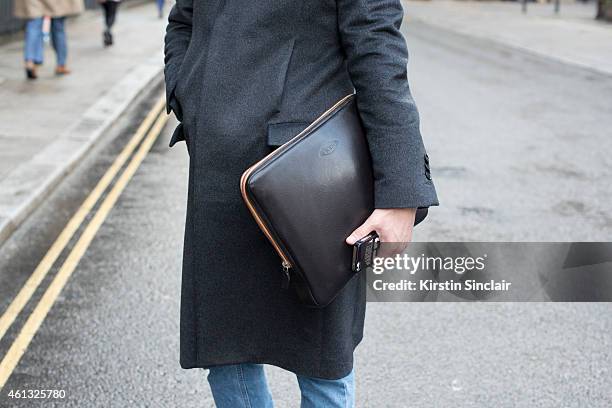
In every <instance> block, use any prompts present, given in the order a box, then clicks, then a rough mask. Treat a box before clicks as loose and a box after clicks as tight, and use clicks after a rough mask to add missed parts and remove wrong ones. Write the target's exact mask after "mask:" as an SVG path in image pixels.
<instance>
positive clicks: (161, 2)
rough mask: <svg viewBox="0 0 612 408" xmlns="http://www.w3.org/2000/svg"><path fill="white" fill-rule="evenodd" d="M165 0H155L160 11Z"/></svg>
mask: <svg viewBox="0 0 612 408" xmlns="http://www.w3.org/2000/svg"><path fill="white" fill-rule="evenodd" d="M164 3H165V0H157V9H158V10H159V12H160V13H161V12H162V11H163V10H164Z"/></svg>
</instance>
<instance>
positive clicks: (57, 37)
mask: <svg viewBox="0 0 612 408" xmlns="http://www.w3.org/2000/svg"><path fill="white" fill-rule="evenodd" d="M65 22H66V17H54V18H52V19H51V44H53V49H54V50H55V55H56V56H57V65H59V66H64V65H66V58H67V57H68V42H67V41H66V29H65Z"/></svg>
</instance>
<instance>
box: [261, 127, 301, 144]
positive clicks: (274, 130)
mask: <svg viewBox="0 0 612 408" xmlns="http://www.w3.org/2000/svg"><path fill="white" fill-rule="evenodd" d="M308 125H309V123H308V122H281V123H270V124H268V139H267V143H268V146H270V147H278V146H281V145H283V144H285V143H287V142H288V141H289V140H291V139H292V138H293V137H294V136H297V135H298V134H299V133H300V132H301V131H302V130H304V129H306V128H307V127H308Z"/></svg>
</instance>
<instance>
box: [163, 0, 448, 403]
mask: <svg viewBox="0 0 612 408" xmlns="http://www.w3.org/2000/svg"><path fill="white" fill-rule="evenodd" d="M402 15H403V12H402V8H401V5H400V0H311V1H275V2H272V1H254V2H244V1H237V0H213V1H197V0H178V2H177V4H176V5H175V6H174V8H173V9H172V11H171V13H170V16H169V24H168V29H167V35H166V48H165V51H166V69H165V75H166V88H167V100H168V107H169V110H173V111H174V113H175V114H176V116H177V118H178V119H179V121H181V122H182V123H181V125H180V126H179V127H178V128H177V130H176V131H175V133H174V135H173V138H172V141H171V145H173V144H174V143H176V142H177V141H179V140H185V141H186V142H187V147H188V150H189V154H190V167H189V169H190V172H189V174H190V175H189V197H188V208H187V222H186V229H185V246H184V257H183V281H182V301H181V365H182V366H183V367H184V368H194V367H201V368H208V369H209V370H210V374H209V376H208V380H209V383H210V386H211V389H212V392H213V396H214V398H215V402H216V404H217V406H219V407H243V406H245V407H246V406H255V407H268V406H271V404H272V400H271V397H270V394H269V391H268V388H267V384H266V381H265V376H264V374H263V368H262V366H261V364H273V365H276V366H279V367H282V368H284V369H287V370H289V371H292V372H294V373H295V374H296V375H297V377H298V382H299V384H300V388H301V391H302V406H304V407H308V406H313V407H314V406H317V407H318V406H326V407H328V406H329V407H336V406H338V407H345V406H352V404H353V403H354V374H353V350H354V348H355V347H356V346H357V344H358V343H359V342H360V341H361V338H362V335H363V322H364V315H365V296H364V281H363V279H353V280H352V281H351V282H350V283H349V284H348V285H347V286H346V287H345V288H344V289H343V291H342V292H341V293H340V294H339V295H338V297H337V298H336V299H335V300H334V301H333V302H332V303H331V304H330V305H329V306H327V307H326V308H323V309H311V308H307V307H304V306H303V305H301V304H300V303H299V301H298V300H297V296H296V294H295V293H294V292H293V291H292V290H281V289H280V288H281V281H282V273H281V271H280V269H279V266H278V264H279V261H278V258H277V256H276V253H275V252H274V249H273V248H272V246H271V245H270V244H269V243H268V242H267V240H266V238H265V237H264V235H263V234H262V233H261V232H260V231H259V229H258V227H257V225H256V223H255V222H254V221H253V219H252V218H251V217H250V215H249V213H248V211H247V209H246V208H245V206H244V204H243V202H242V199H241V196H240V190H239V181H240V176H241V174H242V172H243V171H244V170H245V169H246V168H247V167H249V166H250V165H251V164H253V163H254V162H256V161H258V160H259V159H261V158H262V157H263V156H265V155H266V154H267V153H269V152H270V151H271V150H272V149H273V148H274V147H275V146H278V145H279V144H282V143H283V142H285V141H287V140H288V139H289V138H290V137H291V136H294V135H295V134H297V133H298V132H299V131H301V130H302V129H304V128H305V127H306V126H307V125H308V123H310V122H312V120H314V119H315V118H316V117H317V116H319V115H320V114H321V113H322V112H324V111H325V110H326V109H327V108H329V107H330V106H332V105H333V104H334V103H335V102H336V101H338V100H339V99H341V98H342V97H344V96H345V95H347V94H349V93H352V92H354V91H355V90H356V93H357V105H358V109H359V113H360V116H361V119H362V122H363V125H364V129H365V130H366V133H367V138H368V144H369V147H370V152H371V156H372V163H373V170H374V177H375V207H376V210H375V211H374V212H373V214H372V215H371V216H370V218H369V219H368V220H367V221H366V222H365V224H364V225H363V226H361V227H360V228H358V229H357V230H356V231H355V232H354V233H353V234H351V236H350V237H348V238H347V243H348V244H352V243H354V242H355V240H356V239H358V238H361V237H363V236H365V235H367V234H368V233H369V232H371V231H373V230H376V231H377V232H378V233H379V235H380V237H381V240H382V241H383V242H384V241H387V242H408V241H410V239H411V235H412V225H413V223H414V217H415V211H416V210H415V209H416V208H417V207H427V206H432V205H437V197H436V192H435V189H434V186H433V184H432V181H431V176H430V172H429V159H428V157H427V155H426V153H425V148H424V146H423V143H422V140H421V135H420V131H419V118H418V112H417V109H416V106H415V105H414V102H413V100H412V97H411V95H410V90H409V87H408V81H407V73H406V69H407V67H406V64H407V58H408V53H407V49H406V44H405V42H404V39H403V37H402V35H401V34H400V32H399V27H400V24H401V21H402ZM279 129H282V132H279ZM296 216H299V214H296ZM361 277H363V275H362V276H361Z"/></svg>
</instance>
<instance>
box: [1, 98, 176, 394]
mask: <svg viewBox="0 0 612 408" xmlns="http://www.w3.org/2000/svg"><path fill="white" fill-rule="evenodd" d="M167 121H168V115H166V113H165V112H164V98H163V97H161V98H160V99H159V100H158V101H157V103H156V104H155V106H154V107H153V109H152V110H151V111H150V112H149V113H148V115H147V117H146V118H145V119H144V121H143V122H142V123H141V124H140V126H139V127H138V129H137V130H136V132H135V133H134V135H133V136H132V138H131V139H130V141H129V142H128V144H127V145H126V146H125V147H124V148H123V150H122V151H121V153H119V155H118V156H117V157H116V158H115V161H114V162H113V164H112V165H111V166H110V167H109V168H108V170H107V171H106V173H105V174H104V175H103V176H102V178H101V179H100V180H99V181H98V184H97V185H96V186H95V187H94V189H93V190H92V191H91V193H90V194H89V195H88V196H87V198H86V199H85V201H83V203H82V204H81V206H80V207H79V209H78V210H77V211H76V213H75V214H74V215H73V216H72V218H71V219H70V221H68V223H67V224H66V226H65V227H64V229H63V230H62V232H61V233H60V235H59V236H58V237H57V239H56V240H55V242H54V243H53V244H52V245H51V247H50V248H49V250H48V251H47V253H46V254H45V256H44V257H43V258H42V260H41V261H40V263H39V264H38V266H37V267H36V269H35V270H34V272H33V273H32V275H31V276H30V278H28V280H27V281H26V283H25V284H24V285H23V287H22V288H21V290H20V291H19V293H18V294H17V296H16V297H15V298H14V299H13V301H12V302H11V304H10V305H9V307H8V308H7V310H6V311H5V312H4V314H3V315H2V316H1V317H0V340H2V338H3V337H4V335H5V334H6V332H7V331H8V329H9V328H10V327H11V325H12V324H13V323H14V322H15V320H16V319H17V317H18V316H19V314H20V313H21V312H22V311H23V308H24V307H25V306H26V304H27V303H28V302H29V301H30V299H31V298H32V296H33V295H34V292H35V291H36V289H37V288H38V287H39V286H40V284H41V282H42V281H43V280H44V278H45V277H46V276H47V274H48V273H49V271H50V270H51V268H52V266H53V264H54V263H55V261H57V259H58V257H59V256H60V254H61V253H62V252H63V251H64V249H65V248H66V246H67V245H68V243H69V242H70V240H71V239H72V237H73V236H74V234H75V233H76V232H77V230H78V229H79V228H80V227H81V225H82V224H83V222H84V221H85V219H86V218H87V216H88V215H89V214H90V213H91V211H92V210H93V209H94V207H95V206H96V204H97V203H98V201H99V200H100V198H101V197H102V195H103V194H104V192H105V191H106V190H107V188H108V187H109V186H110V185H111V183H112V182H113V180H114V179H115V177H116V176H117V174H119V172H120V171H121V169H122V168H123V167H124V165H125V163H126V162H127V161H128V159H130V157H131V160H130V161H129V163H128V164H127V166H125V169H124V171H123V173H121V175H120V176H119V178H117V181H116V182H115V184H114V185H113V187H112V188H111V190H110V191H109V192H108V194H107V195H106V197H105V198H104V200H103V201H102V203H101V204H100V206H99V207H98V210H97V211H96V212H95V214H94V216H93V217H92V218H91V221H90V222H89V224H87V226H86V227H85V229H84V230H83V233H82V234H81V236H80V237H79V239H78V241H77V242H76V244H75V245H74V247H73V248H72V250H71V251H70V253H69V254H68V256H67V257H66V260H65V261H64V263H63V264H62V266H61V267H60V269H59V271H58V273H57V275H56V276H55V278H54V279H53V281H52V282H51V284H50V285H49V287H48V288H47V290H46V291H45V293H44V295H43V296H42V298H41V299H40V301H39V302H38V304H37V305H36V307H35V308H34V310H33V311H32V313H31V314H30V316H29V317H28V319H27V321H26V322H25V324H24V325H23V328H22V329H21V332H20V333H19V335H18V336H17V338H16V339H15V341H14V342H13V343H12V345H11V347H10V348H9V350H8V352H7V353H6V355H5V356H4V358H3V359H2V361H1V362H0V391H1V390H2V388H3V387H4V385H5V384H6V382H7V381H8V379H9V377H10V376H11V374H12V373H13V371H14V370H15V367H17V364H18V363H19V360H20V359H21V357H22V356H23V354H24V353H25V352H26V350H27V348H28V346H29V345H30V342H31V341H32V339H33V338H34V335H35V334H36V332H37V331H38V329H39V328H40V326H41V324H42V323H43V321H44V320H45V318H46V316H47V314H48V313H49V311H50V310H51V307H52V306H53V304H54V303H55V301H56V300H57V297H58V296H59V294H60V293H61V291H62V289H63V288H64V286H65V285H66V282H67V281H68V279H70V276H71V275H72V273H73V272H74V270H75V269H76V267H77V265H78V264H79V261H80V260H81V258H82V257H83V255H84V254H85V252H86V251H87V248H89V245H90V244H91V242H92V241H93V239H94V237H95V236H96V233H97V232H98V230H99V229H100V227H101V226H102V224H103V223H104V220H105V219H106V217H107V216H108V214H109V213H110V211H111V210H112V208H113V207H114V205H115V204H116V202H117V199H118V198H119V196H120V195H121V193H122V192H123V190H124V189H125V187H126V186H127V184H128V183H129V182H130V180H131V179H132V177H133V176H134V174H135V173H136V170H138V167H139V166H140V164H141V163H142V161H143V160H144V158H145V157H146V156H147V154H148V153H149V151H150V150H151V147H152V146H153V144H154V143H155V140H157V137H158V136H159V134H160V133H161V132H162V130H163V128H164V126H165V125H166V123H167ZM143 139H144V140H143ZM139 145H140V147H139ZM136 148H138V150H137V151H136V153H134V151H135V150H136ZM132 153H134V154H133V155H132Z"/></svg>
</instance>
